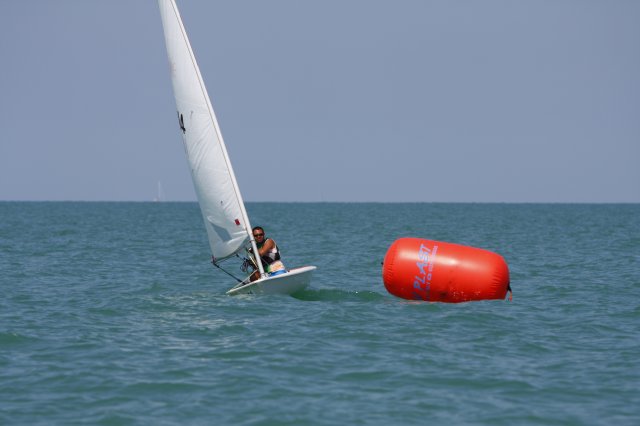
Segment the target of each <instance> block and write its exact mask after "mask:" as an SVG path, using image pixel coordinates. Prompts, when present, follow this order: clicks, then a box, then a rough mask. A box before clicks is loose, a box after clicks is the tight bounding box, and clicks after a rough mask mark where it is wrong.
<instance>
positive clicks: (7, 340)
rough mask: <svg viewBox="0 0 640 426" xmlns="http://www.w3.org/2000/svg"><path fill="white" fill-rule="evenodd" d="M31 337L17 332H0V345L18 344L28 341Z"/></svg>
mask: <svg viewBox="0 0 640 426" xmlns="http://www.w3.org/2000/svg"><path fill="white" fill-rule="evenodd" d="M30 340H31V338H30V337H27V336H23V335H21V334H17V333H0V345H3V346H4V345H18V344H20V343H25V342H28V341H30Z"/></svg>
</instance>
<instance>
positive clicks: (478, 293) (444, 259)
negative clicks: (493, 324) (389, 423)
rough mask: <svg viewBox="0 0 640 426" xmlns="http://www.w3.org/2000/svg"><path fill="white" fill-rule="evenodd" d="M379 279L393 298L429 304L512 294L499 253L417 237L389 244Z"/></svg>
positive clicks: (502, 296)
mask: <svg viewBox="0 0 640 426" xmlns="http://www.w3.org/2000/svg"><path fill="white" fill-rule="evenodd" d="M382 280H383V281H384V286H385V287H386V289H387V291H388V292H389V293H391V294H393V295H394V296H398V297H401V298H403V299H409V300H426V301H430V302H449V303H459V302H469V301H472V300H486V299H504V298H505V296H506V295H507V291H511V288H510V286H509V268H508V267H507V263H506V262H505V261H504V259H503V258H502V256H500V255H499V254H496V253H493V252H490V251H488V250H483V249H479V248H475V247H469V246H463V245H460V244H452V243H444V242H440V241H433V240H424V239H420V238H400V239H399V240H396V241H395V242H394V243H393V244H391V247H389V250H387V254H386V255H385V257H384V263H383V267H382Z"/></svg>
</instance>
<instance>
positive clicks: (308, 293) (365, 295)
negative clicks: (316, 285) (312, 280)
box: [292, 289, 387, 302]
mask: <svg viewBox="0 0 640 426" xmlns="http://www.w3.org/2000/svg"><path fill="white" fill-rule="evenodd" d="M292 297H294V298H296V299H298V300H305V301H310V302H344V301H359V302H376V301H379V300H384V299H387V297H386V296H385V295H383V294H380V293H376V292H375V291H349V290H341V289H317V290H316V289H308V290H304V291H302V292H300V293H296V294H294V295H293V296H292Z"/></svg>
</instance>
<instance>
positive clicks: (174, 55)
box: [158, 0, 251, 259]
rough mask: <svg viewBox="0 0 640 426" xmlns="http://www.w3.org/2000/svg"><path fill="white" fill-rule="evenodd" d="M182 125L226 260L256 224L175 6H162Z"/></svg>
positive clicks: (202, 200) (165, 2)
mask: <svg viewBox="0 0 640 426" xmlns="http://www.w3.org/2000/svg"><path fill="white" fill-rule="evenodd" d="M158 5H159V6H160V14H161V16H162V25H163V28H164V36H165V41H166V45H167V54H168V56H169V66H170V71H171V81H172V83H173V93H174V95H175V98H176V106H177V109H178V122H179V124H180V129H181V132H182V136H183V141H184V147H185V151H186V154H187V160H188V162H189V167H190V169H191V177H192V178H193V185H194V187H195V191H196V195H197V197H198V202H199V204H200V209H201V210H202V216H203V218H204V223H205V227H206V229H207V235H208V237H209V244H210V246H211V252H212V254H213V256H214V258H215V259H224V258H226V257H229V256H232V255H234V254H235V253H236V252H238V251H239V250H240V249H242V247H243V246H244V245H245V243H246V242H247V241H248V240H249V235H250V231H251V230H250V226H251V225H250V224H249V220H248V218H247V213H246V210H245V207H244V203H243V201H242V197H241V195H240V191H239V190H238V184H237V182H236V178H235V175H234V173H233V169H232V167H231V163H230V161H229V156H228V154H227V150H226V147H225V145H224V141H223V139H222V134H221V132H220V128H219V126H218V121H217V119H216V116H215V113H214V112H213V107H212V106H211V101H210V100H209V96H208V94H207V90H206V89H205V86H204V82H203V80H202V76H201V75H200V70H199V68H198V65H197V63H196V58H195V56H194V54H193V51H192V49H191V44H190V43H189V39H188V38H187V33H186V31H185V29H184V26H183V24H182V19H181V18H180V13H179V12H178V8H177V7H176V4H175V1H173V0H158Z"/></svg>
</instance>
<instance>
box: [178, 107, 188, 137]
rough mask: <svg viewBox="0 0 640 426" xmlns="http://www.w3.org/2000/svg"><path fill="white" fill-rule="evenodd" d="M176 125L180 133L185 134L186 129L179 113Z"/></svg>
mask: <svg viewBox="0 0 640 426" xmlns="http://www.w3.org/2000/svg"><path fill="white" fill-rule="evenodd" d="M178 124H180V129H181V130H182V133H186V131H187V129H186V128H185V127H184V117H183V115H182V114H180V111H178Z"/></svg>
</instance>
